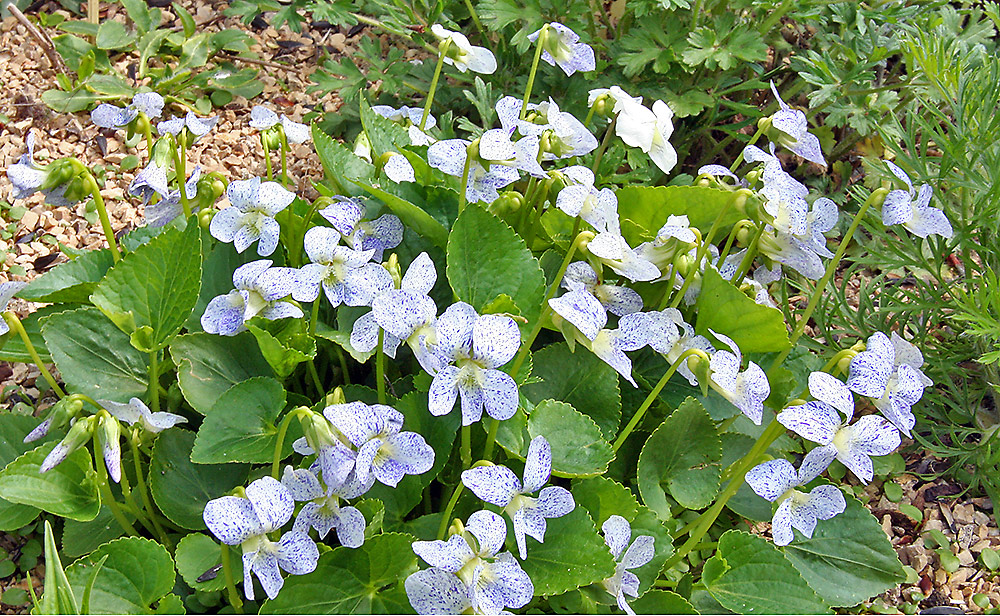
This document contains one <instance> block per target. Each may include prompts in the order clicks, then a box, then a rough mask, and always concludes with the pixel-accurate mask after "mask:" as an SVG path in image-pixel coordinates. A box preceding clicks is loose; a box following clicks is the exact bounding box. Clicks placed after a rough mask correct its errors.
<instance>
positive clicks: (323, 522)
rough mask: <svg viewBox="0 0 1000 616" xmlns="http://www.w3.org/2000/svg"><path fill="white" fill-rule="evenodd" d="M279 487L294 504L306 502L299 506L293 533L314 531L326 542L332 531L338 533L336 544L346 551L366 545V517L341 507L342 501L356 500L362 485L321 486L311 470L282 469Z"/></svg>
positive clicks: (354, 483) (356, 510)
mask: <svg viewBox="0 0 1000 616" xmlns="http://www.w3.org/2000/svg"><path fill="white" fill-rule="evenodd" d="M281 483H282V485H284V486H285V487H286V488H288V493H289V494H291V496H292V498H293V499H294V500H296V501H308V502H306V504H305V505H303V506H302V509H301V510H300V511H299V514H298V516H296V518H295V524H294V525H293V526H292V531H294V532H299V533H305V534H308V533H309V529H310V528H315V529H316V532H317V534H318V535H319V538H320V539H321V540H322V539H325V538H326V536H327V534H329V532H330V531H331V530H336V531H337V541H339V542H340V544H341V545H343V546H346V547H349V548H358V547H361V546H362V545H364V542H365V527H366V526H367V522H366V521H365V516H364V514H362V513H361V512H360V511H359V510H358V509H357V508H355V507H351V506H350V505H341V500H347V499H348V498H355V497H356V496H360V494H357V495H355V494H354V492H357V491H359V490H357V487H358V486H360V485H362V484H361V482H359V481H355V482H351V483H349V484H347V485H341V486H323V484H322V483H321V482H320V480H319V477H317V476H316V473H315V472H313V471H312V470H311V469H305V468H300V469H292V467H291V466H286V467H285V474H284V475H282V477H281Z"/></svg>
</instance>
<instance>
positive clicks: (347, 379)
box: [333, 345, 351, 385]
mask: <svg viewBox="0 0 1000 616" xmlns="http://www.w3.org/2000/svg"><path fill="white" fill-rule="evenodd" d="M333 350H334V352H335V353H336V355H337V361H338V363H340V372H341V375H340V378H341V379H343V381H344V385H350V384H351V374H350V373H349V372H348V371H347V358H346V357H344V351H343V349H341V348H340V345H334V347H333Z"/></svg>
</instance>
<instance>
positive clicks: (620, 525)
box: [601, 515, 656, 616]
mask: <svg viewBox="0 0 1000 616" xmlns="http://www.w3.org/2000/svg"><path fill="white" fill-rule="evenodd" d="M601 532H603V533H604V543H605V544H606V545H607V546H608V548H609V549H610V550H611V555H612V556H614V557H615V560H616V561H617V566H616V567H615V574H614V575H613V576H611V577H610V578H608V579H606V580H604V581H603V582H602V583H601V584H602V585H603V586H604V588H605V589H606V590H607V591H608V592H609V593H611V595H612V596H614V597H615V599H616V600H617V602H618V607H619V608H621V609H622V610H623V611H624V612H626V613H628V614H631V616H635V611H634V610H633V609H632V607H631V606H630V605H629V604H628V601H626V599H625V595H629V596H630V597H638V596H639V578H638V577H637V576H636V575H635V574H634V573H632V572H631V571H629V569H637V568H639V567H641V566H643V565H645V564H646V563H648V562H649V561H651V560H653V556H655V555H656V551H655V545H654V542H655V541H654V539H653V537H652V536H651V535H639V536H638V537H636V538H635V541H633V542H632V544H631V545H629V540H631V539H632V525H631V524H629V522H628V520H626V519H625V518H623V517H622V516H620V515H613V516H611V517H609V518H608V519H607V520H605V522H604V524H603V525H601ZM626 548H627V549H626Z"/></svg>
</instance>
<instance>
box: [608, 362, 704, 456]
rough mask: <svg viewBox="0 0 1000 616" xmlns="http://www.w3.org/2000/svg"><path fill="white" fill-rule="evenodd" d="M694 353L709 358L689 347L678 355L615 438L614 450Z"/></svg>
mask: <svg viewBox="0 0 1000 616" xmlns="http://www.w3.org/2000/svg"><path fill="white" fill-rule="evenodd" d="M694 355H697V356H699V357H701V358H703V359H705V360H708V355H707V354H706V353H705V352H704V351H702V350H701V349H688V350H686V351H684V352H683V353H681V356H680V357H678V358H677V360H676V361H674V363H672V364H670V367H669V368H667V371H666V372H664V373H663V376H662V377H660V380H659V381H658V382H657V383H656V386H655V387H653V390H652V391H650V392H649V395H648V396H646V399H645V400H643V401H642V404H641V405H640V406H639V409H638V410H636V412H635V415H633V416H632V419H631V420H630V421H629V422H628V425H627V426H625V429H624V430H622V431H621V434H619V435H618V438H617V439H615V442H614V444H613V445H611V451H612V452H617V451H618V450H619V449H620V448H621V446H622V445H623V444H625V439H627V438H628V436H629V435H630V434H632V430H634V429H635V427H636V426H637V425H639V422H640V421H642V417H643V415H645V414H646V411H648V410H649V407H651V406H652V405H653V402H654V401H655V400H656V398H657V397H658V396H659V395H660V392H661V391H663V388H664V387H666V385H667V381H669V380H670V377H672V376H673V375H674V373H675V372H677V369H678V368H680V367H681V362H685V361H687V360H688V357H691V356H694Z"/></svg>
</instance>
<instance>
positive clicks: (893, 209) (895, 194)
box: [882, 161, 955, 238]
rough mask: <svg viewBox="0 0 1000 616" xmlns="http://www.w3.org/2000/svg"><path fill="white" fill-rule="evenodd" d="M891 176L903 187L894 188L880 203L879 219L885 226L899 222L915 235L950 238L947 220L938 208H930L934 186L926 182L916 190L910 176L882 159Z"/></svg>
mask: <svg viewBox="0 0 1000 616" xmlns="http://www.w3.org/2000/svg"><path fill="white" fill-rule="evenodd" d="M885 164H886V166H888V167H889V170H890V171H892V173H893V175H895V176H896V177H897V178H899V179H900V180H902V181H903V183H904V184H906V187H907V190H894V191H892V192H890V193H889V194H888V195H886V197H885V201H883V202H882V222H883V223H884V224H885V225H888V226H892V225H903V226H904V227H905V228H906V229H908V230H909V231H910V233H912V234H914V235H916V236H917V237H927V236H928V235H940V236H941V237H944V238H950V237H952V236H953V235H954V234H955V232H954V230H953V229H952V228H951V222H949V221H948V217H947V216H945V214H944V212H943V211H942V210H939V209H937V208H934V207H930V202H931V195H932V194H933V192H934V189H933V188H931V185H930V184H921V185H920V188H919V189H918V190H917V191H914V190H913V183H912V182H911V181H910V176H908V175H907V174H906V172H905V171H903V170H902V169H900V168H899V167H898V166H896V165H895V164H894V163H892V162H889V161H885Z"/></svg>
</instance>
